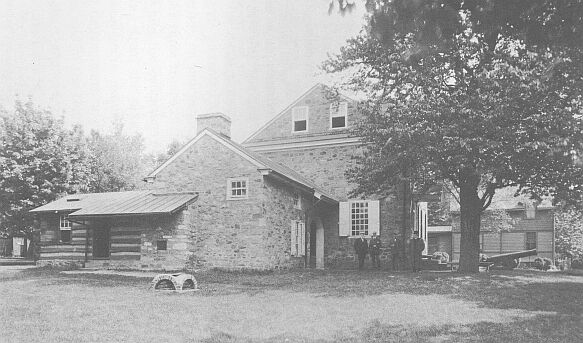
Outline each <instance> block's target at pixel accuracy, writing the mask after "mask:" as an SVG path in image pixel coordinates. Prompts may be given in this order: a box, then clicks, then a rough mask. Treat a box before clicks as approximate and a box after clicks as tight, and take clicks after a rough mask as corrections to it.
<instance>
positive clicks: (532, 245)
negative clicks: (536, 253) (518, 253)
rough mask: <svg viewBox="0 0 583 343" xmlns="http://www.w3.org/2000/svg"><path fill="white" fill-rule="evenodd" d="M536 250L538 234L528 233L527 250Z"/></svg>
mask: <svg viewBox="0 0 583 343" xmlns="http://www.w3.org/2000/svg"><path fill="white" fill-rule="evenodd" d="M530 249H536V232H527V233H526V250H530Z"/></svg>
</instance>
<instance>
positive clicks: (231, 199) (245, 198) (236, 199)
mask: <svg viewBox="0 0 583 343" xmlns="http://www.w3.org/2000/svg"><path fill="white" fill-rule="evenodd" d="M226 200H227V201H240V200H249V197H244V198H227V199H226Z"/></svg>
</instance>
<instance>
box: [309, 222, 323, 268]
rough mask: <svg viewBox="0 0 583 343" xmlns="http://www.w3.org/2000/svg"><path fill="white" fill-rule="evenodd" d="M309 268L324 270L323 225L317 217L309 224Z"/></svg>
mask: <svg viewBox="0 0 583 343" xmlns="http://www.w3.org/2000/svg"><path fill="white" fill-rule="evenodd" d="M309 262H310V263H309V266H310V268H318V269H323V268H324V225H322V220H321V219H320V218H319V217H314V218H313V219H312V221H311V222H310V261H309Z"/></svg>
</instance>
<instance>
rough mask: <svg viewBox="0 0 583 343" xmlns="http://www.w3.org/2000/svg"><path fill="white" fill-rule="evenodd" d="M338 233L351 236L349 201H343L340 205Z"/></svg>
mask: <svg viewBox="0 0 583 343" xmlns="http://www.w3.org/2000/svg"><path fill="white" fill-rule="evenodd" d="M338 234H339V235H340V236H350V206H349V204H348V202H341V203H340V206H339V213H338Z"/></svg>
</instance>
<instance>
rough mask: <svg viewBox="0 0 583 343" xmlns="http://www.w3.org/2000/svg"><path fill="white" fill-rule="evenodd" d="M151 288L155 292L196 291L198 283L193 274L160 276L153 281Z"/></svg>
mask: <svg viewBox="0 0 583 343" xmlns="http://www.w3.org/2000/svg"><path fill="white" fill-rule="evenodd" d="M150 288H152V289H154V290H169V291H170V290H171V291H194V290H196V289H198V283H197V282H196V279H195V278H194V276H192V275H191V274H182V273H179V274H158V275H156V277H155V278H154V279H153V280H152V283H151V285H150Z"/></svg>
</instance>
